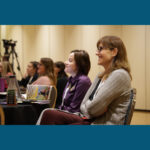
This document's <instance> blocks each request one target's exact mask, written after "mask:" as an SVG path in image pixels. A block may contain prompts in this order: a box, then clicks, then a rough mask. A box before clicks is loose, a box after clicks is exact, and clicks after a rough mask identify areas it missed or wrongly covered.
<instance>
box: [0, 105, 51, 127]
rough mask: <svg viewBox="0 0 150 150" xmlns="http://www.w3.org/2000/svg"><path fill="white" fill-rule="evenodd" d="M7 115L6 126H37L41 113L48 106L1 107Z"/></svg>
mask: <svg viewBox="0 0 150 150" xmlns="http://www.w3.org/2000/svg"><path fill="white" fill-rule="evenodd" d="M1 106H2V108H3V110H4V114H5V124H6V125H35V124H36V122H37V120H38V117H39V115H40V113H41V112H42V110H44V109H45V108H49V105H48V104H32V103H22V104H17V105H4V104H3V105H1Z"/></svg>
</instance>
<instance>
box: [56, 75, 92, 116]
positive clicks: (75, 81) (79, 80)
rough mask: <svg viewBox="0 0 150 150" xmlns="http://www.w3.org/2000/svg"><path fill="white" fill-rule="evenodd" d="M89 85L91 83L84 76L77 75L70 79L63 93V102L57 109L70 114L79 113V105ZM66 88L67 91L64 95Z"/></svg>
mask: <svg viewBox="0 0 150 150" xmlns="http://www.w3.org/2000/svg"><path fill="white" fill-rule="evenodd" d="M90 85H91V81H90V79H89V78H88V77H87V76H85V75H82V74H78V75H77V76H75V77H74V78H72V77H70V78H69V80H68V82H67V85H66V87H65V90H64V92H63V101H62V104H61V106H60V107H59V109H61V110H66V111H69V112H72V113H74V112H80V104H81V102H82V100H83V98H84V96H85V94H86V92H87V90H88V89H89V87H90ZM67 88H68V89H69V90H68V92H67V93H66V89H67ZM65 93H66V94H65ZM65 95H66V96H65ZM64 96H65V98H64Z"/></svg>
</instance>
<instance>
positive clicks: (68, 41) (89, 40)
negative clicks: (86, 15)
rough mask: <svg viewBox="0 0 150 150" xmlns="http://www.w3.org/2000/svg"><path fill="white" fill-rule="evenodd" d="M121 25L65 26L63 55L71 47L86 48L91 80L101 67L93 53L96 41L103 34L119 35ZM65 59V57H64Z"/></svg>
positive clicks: (95, 48)
mask: <svg viewBox="0 0 150 150" xmlns="http://www.w3.org/2000/svg"><path fill="white" fill-rule="evenodd" d="M121 29H122V26H111V25H108V26H100V25H97V26H96V25H74V26H65V51H66V53H65V56H66V57H68V54H69V53H70V51H71V50H73V49H84V50H87V51H88V53H89V55H90V59H91V70H90V73H89V77H90V78H91V80H92V81H93V79H94V78H95V76H96V74H97V73H98V72H99V71H102V70H103V68H102V67H99V66H98V65H97V60H98V59H97V57H96V55H95V53H96V50H97V47H96V42H97V41H98V39H99V38H100V37H102V36H104V35H116V36H120V35H121ZM66 59H67V58H66Z"/></svg>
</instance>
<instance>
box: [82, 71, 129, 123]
mask: <svg viewBox="0 0 150 150" xmlns="http://www.w3.org/2000/svg"><path fill="white" fill-rule="evenodd" d="M98 76H99V74H98V75H97V77H96V79H95V81H94V82H93V84H92V85H91V87H90V88H89V90H88V92H87V93H86V95H85V97H84V99H83V101H82V103H81V106H80V109H81V112H82V114H83V115H84V116H86V117H87V118H94V121H93V122H92V124H110V125H111V124H114V125H115V124H123V123H124V120H125V115H126V112H127V108H128V105H129V97H130V90H131V79H130V76H129V74H128V72H127V71H125V70H124V69H118V70H115V71H113V72H112V73H111V74H110V75H109V77H108V78H107V79H106V80H105V81H104V84H103V85H102V86H101V87H100V89H99V90H98V92H97V95H96V96H95V97H94V98H93V100H92V101H91V100H89V96H90V95H91V93H92V91H93V90H94V88H95V86H96V84H97V82H98V80H99V77H98Z"/></svg>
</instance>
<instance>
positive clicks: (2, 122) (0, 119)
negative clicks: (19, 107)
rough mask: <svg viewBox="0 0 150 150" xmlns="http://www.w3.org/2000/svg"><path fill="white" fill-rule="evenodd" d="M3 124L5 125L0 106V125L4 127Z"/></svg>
mask: <svg viewBox="0 0 150 150" xmlns="http://www.w3.org/2000/svg"><path fill="white" fill-rule="evenodd" d="M4 124H5V115H4V111H3V108H2V107H1V106H0V125H4Z"/></svg>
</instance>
